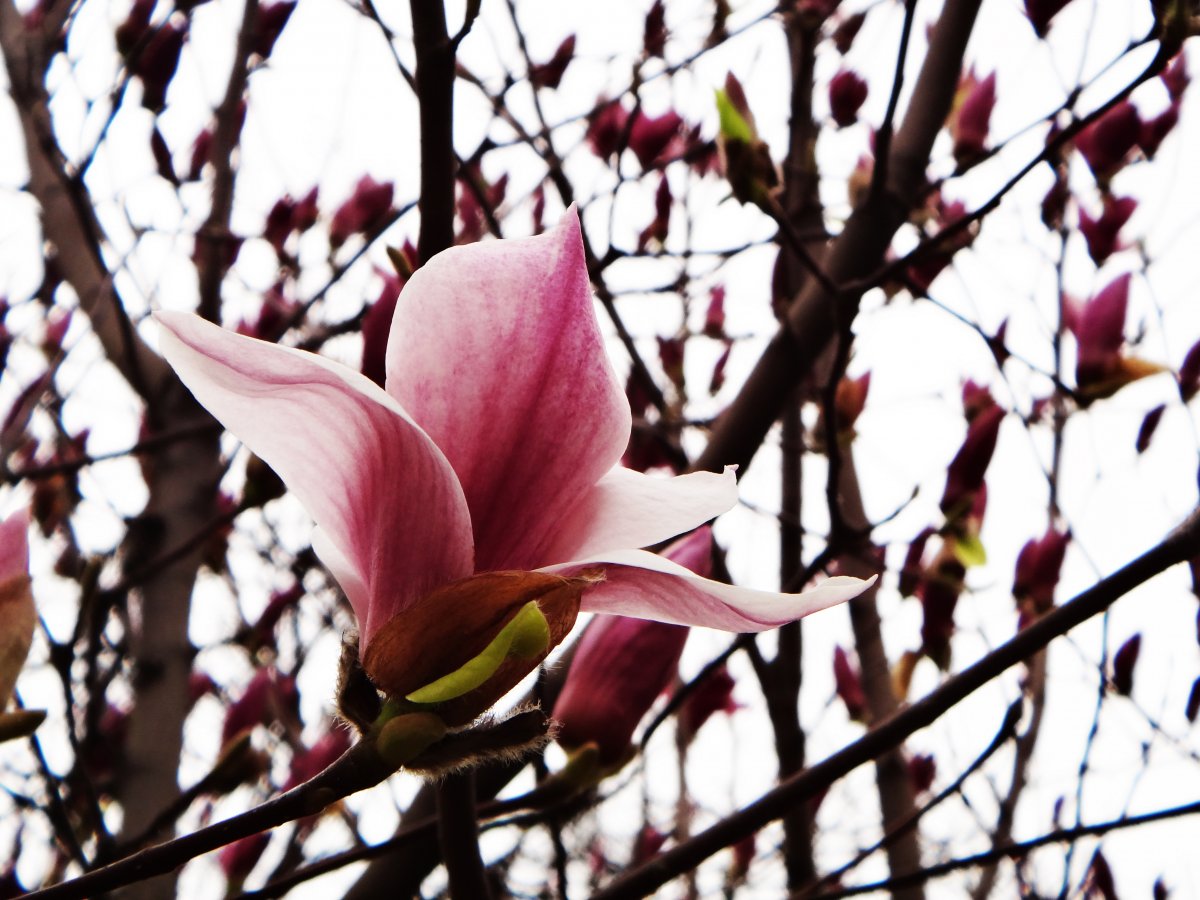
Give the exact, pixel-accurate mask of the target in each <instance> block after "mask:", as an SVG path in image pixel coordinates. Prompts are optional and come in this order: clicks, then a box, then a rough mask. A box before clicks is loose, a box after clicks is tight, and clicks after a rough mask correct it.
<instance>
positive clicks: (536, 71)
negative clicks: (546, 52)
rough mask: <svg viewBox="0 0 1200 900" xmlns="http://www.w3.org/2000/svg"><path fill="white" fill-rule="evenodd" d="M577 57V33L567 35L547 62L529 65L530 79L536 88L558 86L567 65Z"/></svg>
mask: <svg viewBox="0 0 1200 900" xmlns="http://www.w3.org/2000/svg"><path fill="white" fill-rule="evenodd" d="M574 58H575V35H573V34H571V35H567V37H565V38H563V42H562V43H561V44H559V45H558V49H557V50H555V51H554V55H553V56H551V57H550V59H548V60H547V61H546V62H544V63H539V64H537V65H533V66H530V67H529V80H530V82H531V83H532V84H533V86H534V87H535V88H551V89H553V88H557V87H558V85H559V83H560V82H561V81H562V77H563V74H564V73H565V72H566V71H567V66H568V65H570V64H571V60H572V59H574Z"/></svg>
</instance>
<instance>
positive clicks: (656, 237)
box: [637, 174, 672, 253]
mask: <svg viewBox="0 0 1200 900" xmlns="http://www.w3.org/2000/svg"><path fill="white" fill-rule="evenodd" d="M671 201H672V198H671V185H670V182H668V181H667V176H666V174H663V175H662V176H661V177H660V178H659V180H658V190H656V191H655V192H654V218H653V220H651V222H650V224H649V225H647V226H646V227H645V229H643V231H642V233H641V234H640V235H639V236H638V244H637V245H638V252H639V253H641V252H644V251H645V249H646V247H648V246H649V245H650V244H652V243H653V244H657V245H659V246H662V245H663V244H664V243H666V240H667V231H668V230H669V228H670V225H671Z"/></svg>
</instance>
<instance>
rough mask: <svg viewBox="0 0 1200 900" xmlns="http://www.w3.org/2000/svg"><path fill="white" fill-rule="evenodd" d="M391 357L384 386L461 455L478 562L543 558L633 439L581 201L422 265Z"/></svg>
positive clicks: (525, 564)
mask: <svg viewBox="0 0 1200 900" xmlns="http://www.w3.org/2000/svg"><path fill="white" fill-rule="evenodd" d="M387 369H388V375H387V388H388V392H389V393H391V395H392V396H393V397H395V398H396V399H397V400H399V401H400V404H401V406H403V407H404V409H406V410H407V411H408V412H409V413H410V414H411V415H412V417H413V419H415V420H416V421H417V422H418V423H420V425H421V427H422V428H424V429H425V431H426V432H427V433H428V434H429V436H430V437H431V438H433V440H434V441H435V442H436V443H437V445H438V447H440V448H441V450H442V452H443V453H445V454H446V457H447V458H448V459H449V460H450V463H451V465H453V466H454V471H455V472H456V473H457V475H458V479H459V482H460V483H461V484H462V486H463V492H464V493H465V494H466V497H467V506H468V507H469V509H470V511H471V520H472V523H473V524H474V528H475V554H476V566H477V568H478V571H480V572H486V571H491V570H499V569H522V568H532V567H533V566H534V565H538V564H540V563H542V562H544V561H545V560H546V558H547V557H546V556H545V548H546V547H547V546H548V545H549V544H550V543H552V542H554V540H555V538H556V534H555V532H556V530H557V522H558V519H559V518H560V517H561V516H562V515H563V514H564V513H566V512H567V511H568V510H569V509H570V508H571V506H572V505H573V504H575V503H578V502H579V501H580V499H581V498H582V497H583V496H584V495H585V493H586V492H587V490H588V489H589V488H591V487H592V486H593V485H594V484H595V483H596V482H597V481H599V480H600V477H601V476H602V475H604V473H605V472H607V471H608V470H609V469H611V468H612V467H613V465H615V464H616V462H617V460H618V459H620V457H621V453H622V452H623V451H624V450H625V445H626V443H627V442H628V440H629V429H630V421H631V420H630V414H629V404H628V402H627V401H626V400H625V396H624V394H623V393H622V391H621V386H620V384H619V382H618V381H617V379H616V376H615V374H614V373H613V370H612V366H611V365H610V363H609V361H608V357H607V355H606V354H605V351H604V344H603V341H602V340H601V337H600V329H599V326H598V325H597V323H596V314H595V311H594V310H593V308H592V293H591V289H590V287H589V284H588V275H587V268H586V266H585V264H584V258H583V242H582V240H581V238H580V233H579V219H578V217H577V215H576V214H575V212H574V211H573V210H572V211H568V213H567V215H566V216H565V217H564V219H563V221H562V222H561V223H560V224H559V225H558V227H556V228H554V229H553V230H551V231H549V232H547V233H546V234H544V235H539V236H538V237H533V238H525V239H523V240H511V241H502V242H501V241H489V242H485V243H480V244H471V245H468V246H463V247H454V248H452V249H450V250H447V251H445V252H444V253H440V254H438V255H437V256H435V257H434V258H433V259H431V260H430V261H429V262H428V263H426V264H425V265H424V266H422V267H421V268H420V269H418V270H417V272H416V274H415V275H413V277H412V280H411V281H409V283H408V285H407V286H406V287H405V288H404V291H403V293H402V294H401V295H400V301H399V303H398V305H397V307H396V314H395V318H394V319H393V320H392V334H391V337H390V339H389V342H388V356H387Z"/></svg>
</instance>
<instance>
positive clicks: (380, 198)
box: [329, 175, 395, 247]
mask: <svg viewBox="0 0 1200 900" xmlns="http://www.w3.org/2000/svg"><path fill="white" fill-rule="evenodd" d="M394 190H395V188H394V186H393V184H392V182H390V181H376V180H375V179H374V178H372V177H371V176H370V175H364V176H363V177H362V178H360V179H359V180H358V184H356V185H355V186H354V193H353V194H351V195H350V198H349V199H348V200H346V202H345V203H343V204H342V205H341V206H339V207H338V209H337V211H336V212H335V213H334V214H333V219H332V221H331V222H330V224H329V243H330V244H331V245H333V246H334V247H340V246H341V245H342V244H344V243H345V242H346V239H347V238H349V237H350V236H351V235H354V234H365V233H366V232H368V231H370V230H371V229H372V228H374V227H376V226H378V225H380V224H382V222H383V220H384V219H386V218H387V216H388V214H389V213H390V212H391V210H392V195H393V192H394Z"/></svg>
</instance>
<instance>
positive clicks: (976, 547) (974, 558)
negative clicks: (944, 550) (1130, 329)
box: [954, 534, 987, 569]
mask: <svg viewBox="0 0 1200 900" xmlns="http://www.w3.org/2000/svg"><path fill="white" fill-rule="evenodd" d="M954 555H955V556H957V557H958V561H959V562H960V563H962V564H963V565H964V566H966V567H967V568H968V569H969V568H970V567H971V566H983V565H987V550H985V549H984V547H983V541H981V540H979V536H978V535H974V534H973V535H971V536H970V537H960V538H955V539H954Z"/></svg>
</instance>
